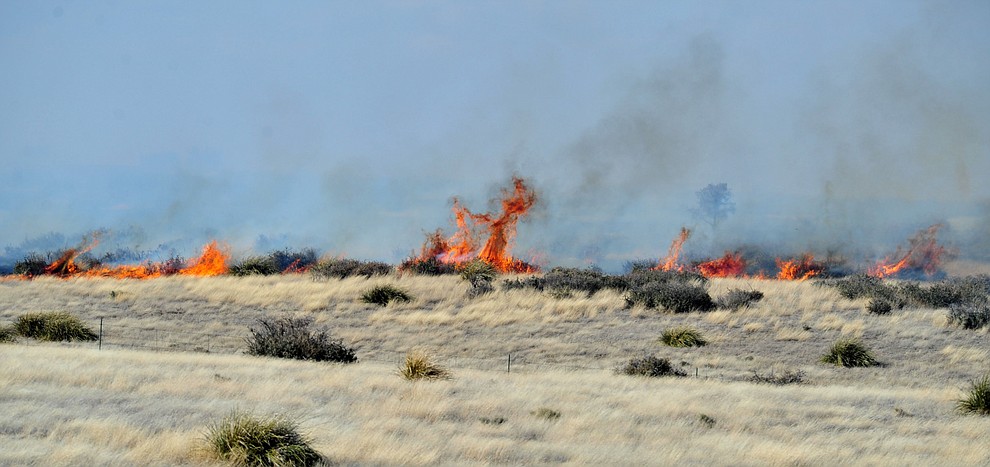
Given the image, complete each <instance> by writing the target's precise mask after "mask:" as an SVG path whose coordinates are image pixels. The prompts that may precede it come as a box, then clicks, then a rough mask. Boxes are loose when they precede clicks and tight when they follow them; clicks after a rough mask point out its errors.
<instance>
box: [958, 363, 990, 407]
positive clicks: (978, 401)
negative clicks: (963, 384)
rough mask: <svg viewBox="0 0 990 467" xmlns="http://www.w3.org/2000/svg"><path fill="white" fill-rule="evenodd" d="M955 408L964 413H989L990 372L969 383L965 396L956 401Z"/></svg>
mask: <svg viewBox="0 0 990 467" xmlns="http://www.w3.org/2000/svg"><path fill="white" fill-rule="evenodd" d="M956 409H957V410H958V411H959V412H961V413H964V414H975V415H990V373H987V374H986V375H983V377H981V378H978V379H976V380H975V381H973V382H972V383H971V385H970V388H969V391H968V392H967V393H966V395H965V397H963V398H962V399H959V400H958V401H957V402H956Z"/></svg>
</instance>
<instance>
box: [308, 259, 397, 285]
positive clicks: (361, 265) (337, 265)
mask: <svg viewBox="0 0 990 467" xmlns="http://www.w3.org/2000/svg"><path fill="white" fill-rule="evenodd" d="M308 271H309V274H310V276H311V277H312V278H313V279H314V280H329V279H343V278H345V277H357V276H364V277H366V278H371V276H386V275H388V274H391V273H392V265H390V264H388V263H382V262H380V261H358V260H356V259H347V258H330V259H324V260H320V261H318V262H316V263H314V264H311V265H310V266H309V268H308Z"/></svg>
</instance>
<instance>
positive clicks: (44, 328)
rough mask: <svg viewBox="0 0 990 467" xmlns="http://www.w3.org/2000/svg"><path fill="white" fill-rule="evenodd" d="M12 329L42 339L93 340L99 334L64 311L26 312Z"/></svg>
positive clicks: (25, 335) (28, 336) (23, 334)
mask: <svg viewBox="0 0 990 467" xmlns="http://www.w3.org/2000/svg"><path fill="white" fill-rule="evenodd" d="M14 329H15V330H16V331H17V333H18V334H20V335H21V336H24V337H27V338H32V339H38V340H42V341H95V340H97V339H98V338H99V336H98V335H97V334H96V333H95V332H93V330H92V329H90V328H89V327H88V326H86V324H85V323H83V322H82V321H81V320H80V319H79V318H76V317H75V316H73V315H70V314H68V313H65V312H44V313H27V314H24V315H21V316H20V317H18V318H17V322H15V323H14Z"/></svg>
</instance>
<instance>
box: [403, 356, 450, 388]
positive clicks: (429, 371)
mask: <svg viewBox="0 0 990 467" xmlns="http://www.w3.org/2000/svg"><path fill="white" fill-rule="evenodd" d="M399 374H400V375H402V377H403V378H405V379H408V380H410V381H415V380H420V379H427V380H437V379H450V378H451V377H452V376H453V375H452V374H451V373H450V370H448V369H447V368H445V367H443V366H441V365H440V364H439V363H436V362H435V361H434V359H433V357H432V356H430V355H429V354H426V353H424V352H420V351H413V352H409V353H408V354H406V361H405V362H404V363H403V365H402V366H401V367H400V368H399Z"/></svg>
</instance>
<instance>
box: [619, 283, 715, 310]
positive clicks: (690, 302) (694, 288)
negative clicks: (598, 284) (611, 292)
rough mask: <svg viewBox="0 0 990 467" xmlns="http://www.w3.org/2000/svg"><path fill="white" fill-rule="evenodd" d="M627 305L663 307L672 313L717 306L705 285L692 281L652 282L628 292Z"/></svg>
mask: <svg viewBox="0 0 990 467" xmlns="http://www.w3.org/2000/svg"><path fill="white" fill-rule="evenodd" d="M625 299H626V306H627V307H632V306H635V305H643V306H644V307H646V308H656V307H658V306H659V307H662V308H664V309H665V310H667V311H670V312H672V313H687V312H690V311H695V310H697V311H710V310H712V309H713V308H715V303H714V302H713V301H712V297H711V296H710V295H708V292H707V291H705V287H704V286H701V285H696V284H693V283H690V282H681V281H671V282H650V283H647V284H645V285H641V286H635V287H632V288H630V290H629V291H628V292H626V297H625Z"/></svg>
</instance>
